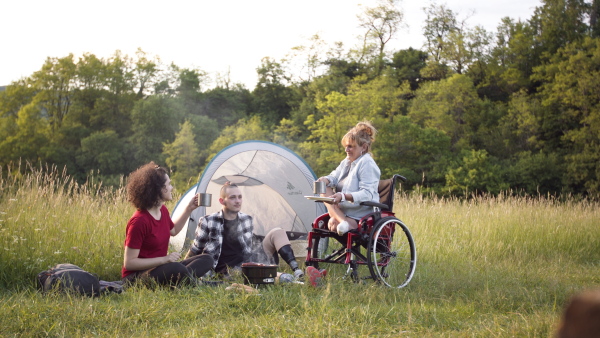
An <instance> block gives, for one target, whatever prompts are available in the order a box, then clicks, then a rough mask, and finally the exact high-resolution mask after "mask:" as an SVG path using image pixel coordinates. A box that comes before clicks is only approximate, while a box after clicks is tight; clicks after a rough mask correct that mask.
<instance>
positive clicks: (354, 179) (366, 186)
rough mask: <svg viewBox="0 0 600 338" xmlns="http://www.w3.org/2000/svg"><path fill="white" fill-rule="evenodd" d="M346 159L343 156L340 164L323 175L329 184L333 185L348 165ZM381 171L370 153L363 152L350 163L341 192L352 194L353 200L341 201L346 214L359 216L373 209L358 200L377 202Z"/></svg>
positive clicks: (341, 206) (353, 216) (354, 216)
mask: <svg viewBox="0 0 600 338" xmlns="http://www.w3.org/2000/svg"><path fill="white" fill-rule="evenodd" d="M348 162H349V161H348V159H347V158H345V159H344V160H343V161H342V162H340V165H339V166H338V167H337V168H336V169H335V170H334V171H332V172H331V174H329V175H327V176H325V178H327V179H328V180H329V186H330V187H335V186H336V185H337V183H338V180H339V178H340V176H341V175H342V173H343V172H344V168H345V167H346V166H347V165H348ZM380 177H381V171H380V170H379V167H378V166H377V163H375V160H373V157H371V154H368V153H367V154H364V155H362V156H361V157H359V158H357V159H356V160H355V161H354V162H352V164H350V172H349V173H348V177H347V178H346V181H345V184H344V189H343V190H342V193H343V194H352V199H353V200H354V202H349V201H346V202H341V203H340V209H342V210H343V211H344V213H345V214H346V216H349V217H352V218H361V217H363V216H364V215H366V214H368V213H370V212H372V211H373V208H372V207H368V206H361V205H360V202H366V201H373V202H379V193H378V192H377V191H378V187H379V178H380Z"/></svg>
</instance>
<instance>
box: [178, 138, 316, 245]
mask: <svg viewBox="0 0 600 338" xmlns="http://www.w3.org/2000/svg"><path fill="white" fill-rule="evenodd" d="M315 180H316V176H315V174H314V172H313V171H312V169H311V168H310V166H308V164H307V163H306V162H304V160H302V158H300V157H299V156H298V155H296V154H295V153H294V152H292V151H291V150H289V149H287V148H285V147H283V146H280V145H277V144H275V143H271V142H264V141H245V142H239V143H236V144H233V145H231V146H229V147H226V148H225V149H223V150H221V152H219V153H218V154H217V155H216V156H215V157H214V158H213V159H212V160H211V162H210V163H209V164H208V165H207V166H206V168H205V169H204V172H203V173H202V176H201V177H200V181H199V182H198V184H196V185H195V186H194V187H192V188H191V189H190V190H188V192H186V194H185V195H184V196H183V197H182V198H181V200H180V201H179V202H178V204H177V206H176V207H175V209H174V210H173V216H175V215H176V213H177V212H181V211H180V210H178V208H179V207H180V205H181V207H183V206H184V205H186V204H187V203H189V200H190V199H191V198H193V196H194V195H195V194H196V193H209V194H212V205H211V206H210V207H200V208H198V209H196V210H195V211H194V212H193V213H192V215H191V216H190V219H189V220H188V222H187V224H186V225H185V226H184V229H183V230H182V231H181V233H180V234H179V235H178V236H176V237H173V238H172V239H171V245H172V246H173V247H174V248H175V249H177V250H181V249H184V250H185V248H187V246H188V245H189V242H190V241H191V240H192V239H193V236H194V232H195V230H196V226H197V225H198V220H199V219H200V218H201V217H202V216H204V215H207V214H211V213H213V212H216V211H218V210H220V208H221V204H220V203H219V192H220V189H221V187H222V186H223V184H224V183H225V182H227V181H230V182H232V183H236V184H237V185H238V186H239V187H240V190H241V191H242V196H243V206H242V212H244V213H246V214H249V215H251V216H252V217H253V220H254V234H255V235H257V236H264V235H266V234H267V232H269V230H271V229H272V228H274V227H281V228H283V229H284V230H286V231H287V232H288V236H290V238H292V237H298V236H299V235H301V234H307V233H308V232H309V231H310V227H311V223H312V221H313V220H314V219H315V218H316V217H317V216H318V215H320V214H323V213H325V212H326V208H325V206H324V205H323V204H322V203H315V202H313V201H310V200H307V199H306V198H305V197H304V196H307V195H312V194H313V193H312V189H313V188H312V187H313V182H314V181H315Z"/></svg>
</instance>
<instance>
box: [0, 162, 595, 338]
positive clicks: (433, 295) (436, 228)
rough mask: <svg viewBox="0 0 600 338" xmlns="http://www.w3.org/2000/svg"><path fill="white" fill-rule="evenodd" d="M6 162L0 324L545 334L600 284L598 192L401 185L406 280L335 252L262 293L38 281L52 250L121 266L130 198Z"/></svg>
mask: <svg viewBox="0 0 600 338" xmlns="http://www.w3.org/2000/svg"><path fill="white" fill-rule="evenodd" d="M4 170H5V171H4V173H3V175H2V176H3V177H4V178H3V179H2V180H1V181H0V242H1V243H2V248H1V249H0V302H1V304H2V305H1V307H0V336H2V337H11V336H138V337H139V336H182V337H190V336H218V337H265V336H267V337H268V336H310V337H321V336H339V337H346V336H350V337H364V336H406V337H471V336H477V337H479V336H489V337H550V336H552V334H553V332H554V330H555V327H556V325H557V322H558V320H559V316H560V313H561V311H562V308H563V306H564V304H565V302H566V301H567V299H568V298H569V297H570V296H571V295H572V294H574V293H576V292H579V291H581V290H584V289H588V288H596V287H600V227H599V224H600V208H599V206H600V205H599V203H597V202H590V201H576V200H575V199H572V198H565V199H563V200H561V201H559V200H556V199H552V198H525V197H506V196H500V197H491V196H485V197H478V198H473V199H470V200H468V201H460V200H455V199H438V198H421V197H420V196H398V198H397V200H396V202H395V211H396V214H397V216H398V217H399V218H400V219H402V220H403V221H404V222H405V223H406V224H407V225H408V226H409V228H410V230H411V232H412V233H413V236H414V238H415V241H416V244H417V251H418V264H417V269H416V273H415V276H414V278H413V280H412V281H411V283H410V284H409V286H408V287H406V288H404V289H399V290H395V289H389V288H385V287H381V286H379V285H376V284H373V283H365V284H354V283H352V282H351V281H349V280H347V279H342V276H343V272H344V271H343V267H342V266H334V267H331V268H330V269H329V270H330V271H329V274H328V277H327V283H326V285H325V286H324V287H322V288H313V287H310V286H308V285H276V286H274V287H270V288H268V289H261V295H260V296H256V295H247V294H239V293H234V292H230V291H226V290H224V288H219V287H217V288H214V287H213V288H211V287H195V288H191V287H188V288H181V289H177V290H167V289H158V290H153V289H149V288H146V287H142V286H136V287H133V288H129V289H127V290H126V292H125V293H123V294H119V295H118V294H111V295H105V296H102V297H99V298H94V299H90V298H80V297H74V296H69V295H60V294H51V295H42V294H40V293H39V292H38V291H37V290H36V288H35V276H36V275H37V274H38V273H39V272H40V271H42V270H46V269H47V268H49V267H51V266H53V265H55V264H58V263H66V262H68V263H73V264H76V265H79V266H81V267H82V268H84V269H86V270H89V271H92V272H94V273H96V274H97V275H98V276H99V277H100V278H101V279H104V280H118V279H119V278H120V267H121V262H122V254H123V253H122V250H123V249H122V245H123V239H124V234H125V224H126V222H127V219H128V218H129V216H130V215H131V213H132V212H133V209H132V207H131V206H129V205H128V204H127V203H126V201H125V196H124V190H123V189H118V190H115V191H110V192H104V190H103V189H102V185H101V183H99V182H94V181H93V180H90V182H88V183H87V184H84V185H78V184H75V183H73V182H72V181H71V180H70V179H69V177H67V176H66V175H64V174H62V173H60V172H58V171H56V170H52V169H51V168H45V169H40V170H36V171H35V173H34V174H31V175H26V176H14V175H7V172H6V169H4ZM175 202H176V201H173V202H172V203H170V204H169V205H168V207H169V208H170V209H172V207H173V206H174V204H175ZM365 269H366V268H365Z"/></svg>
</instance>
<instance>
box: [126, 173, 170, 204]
mask: <svg viewBox="0 0 600 338" xmlns="http://www.w3.org/2000/svg"><path fill="white" fill-rule="evenodd" d="M166 175H167V171H166V170H165V168H162V167H160V166H158V165H157V164H156V163H154V162H150V163H148V164H144V165H143V166H141V167H139V168H138V169H137V170H136V171H134V172H132V173H131V174H130V175H129V178H128V182H127V200H128V201H129V202H131V204H133V206H135V207H136V208H138V209H139V210H146V209H150V208H152V207H153V206H156V205H158V204H159V203H160V202H161V195H162V192H161V190H162V188H163V187H164V186H165V183H166V182H167V178H166Z"/></svg>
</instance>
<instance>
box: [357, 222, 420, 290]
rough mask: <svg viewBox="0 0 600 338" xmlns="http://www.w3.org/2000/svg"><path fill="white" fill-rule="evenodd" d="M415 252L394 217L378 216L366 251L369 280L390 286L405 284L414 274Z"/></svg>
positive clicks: (409, 238) (402, 226)
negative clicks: (379, 218) (378, 218)
mask: <svg viewBox="0 0 600 338" xmlns="http://www.w3.org/2000/svg"><path fill="white" fill-rule="evenodd" d="M416 254H417V253H416V248H415V244H414V241H413V238H412V235H411V234H410V232H409V230H408V228H407V227H406V226H405V225H404V224H403V223H402V222H401V221H400V220H398V219H397V218H395V217H391V216H390V217H385V218H382V219H381V220H380V221H379V222H378V223H377V224H376V225H375V226H374V227H373V231H372V232H371V239H370V242H369V246H368V250H367V264H368V265H369V270H370V271H371V275H372V276H373V279H375V280H378V281H380V282H381V283H383V284H385V285H387V286H390V287H396V288H401V287H404V286H406V285H407V284H408V283H409V282H410V280H411V279H412V276H413V274H414V270H415V265H416V257H417V256H416Z"/></svg>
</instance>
